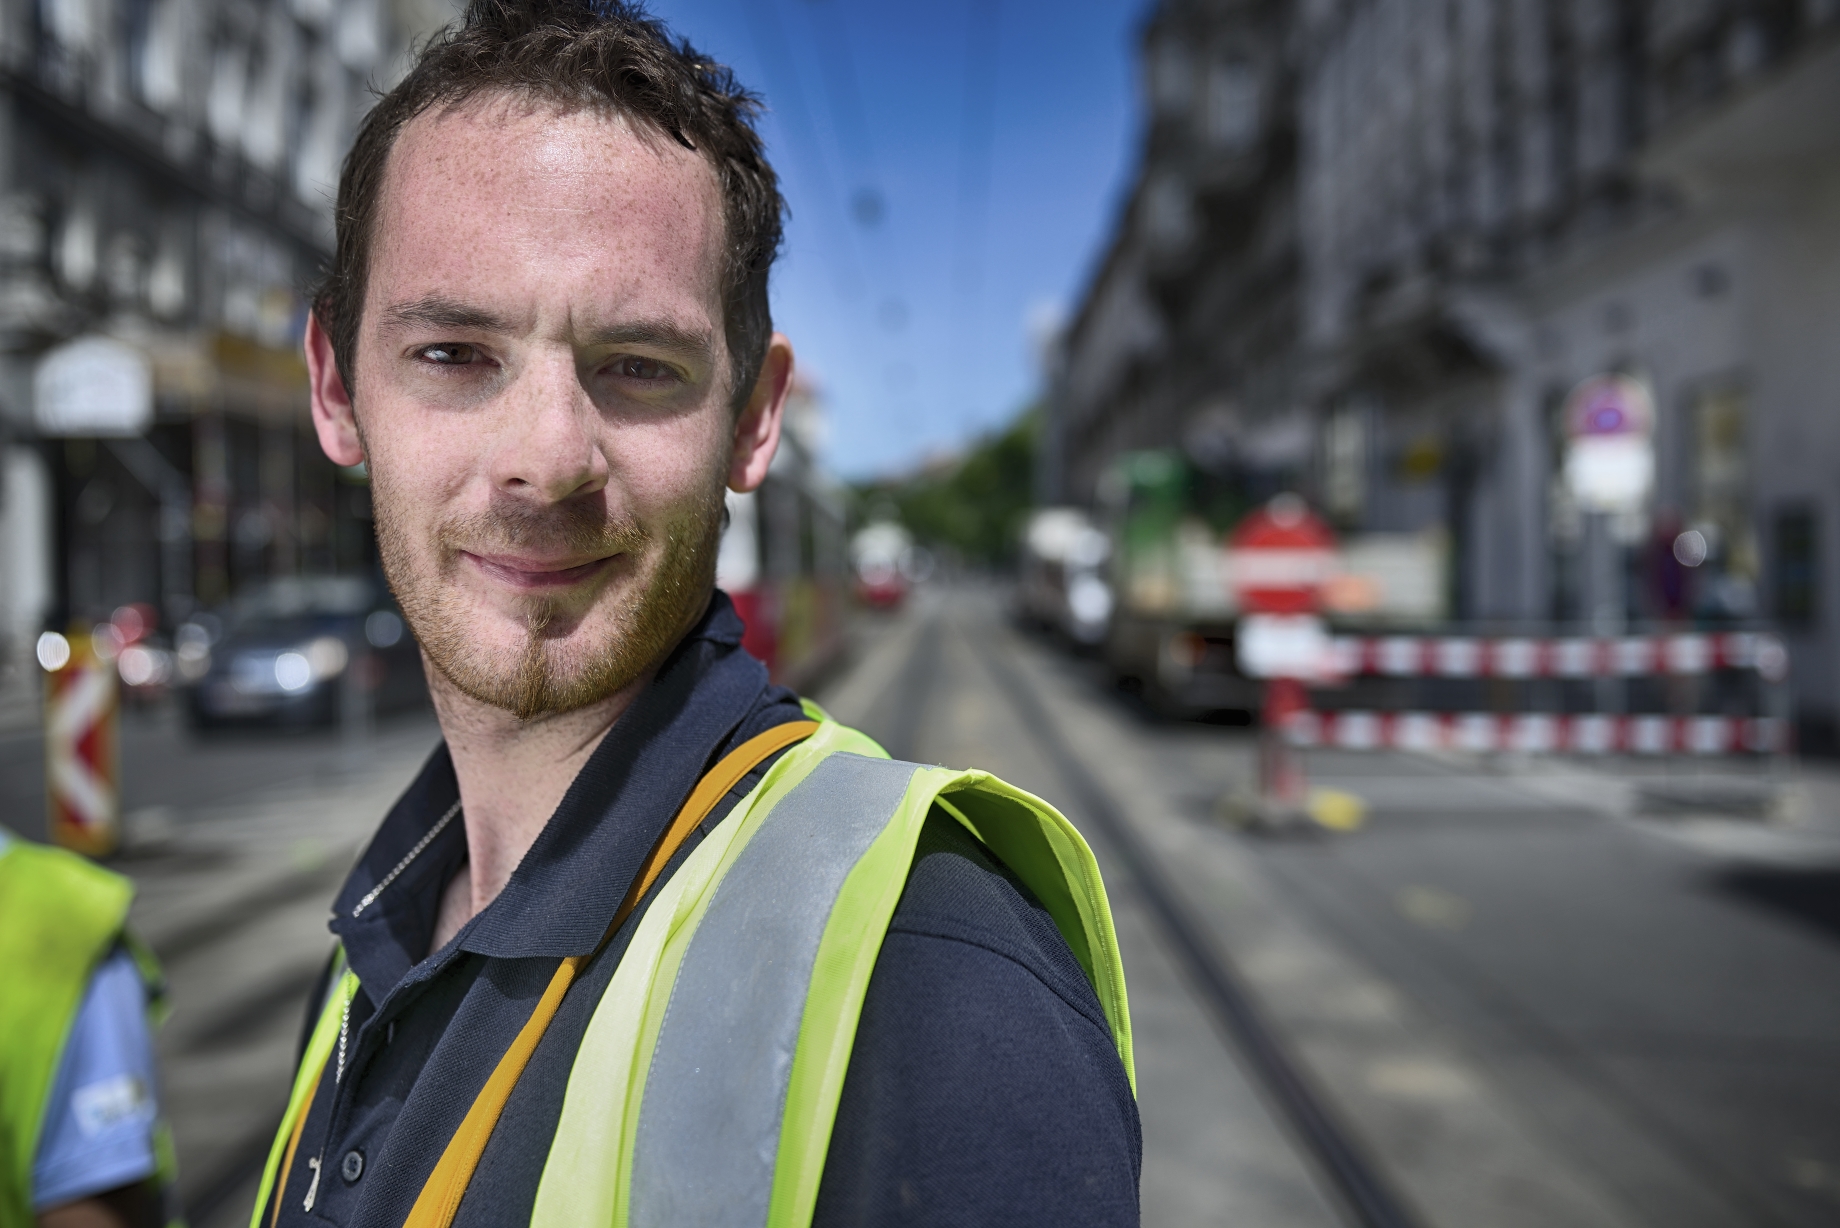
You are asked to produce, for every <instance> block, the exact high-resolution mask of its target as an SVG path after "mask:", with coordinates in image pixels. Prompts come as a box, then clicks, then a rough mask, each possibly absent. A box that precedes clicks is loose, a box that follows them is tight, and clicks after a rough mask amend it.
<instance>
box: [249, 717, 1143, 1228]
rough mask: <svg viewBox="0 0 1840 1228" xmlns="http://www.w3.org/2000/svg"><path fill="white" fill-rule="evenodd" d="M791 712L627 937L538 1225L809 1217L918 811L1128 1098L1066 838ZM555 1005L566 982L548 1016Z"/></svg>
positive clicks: (548, 1167)
mask: <svg viewBox="0 0 1840 1228" xmlns="http://www.w3.org/2000/svg"><path fill="white" fill-rule="evenodd" d="M807 710H808V712H810V714H811V715H812V716H813V718H814V720H816V721H817V722H818V723H817V724H816V726H815V731H814V732H812V733H811V734H810V736H808V737H806V738H805V739H804V740H803V741H801V742H799V743H798V744H797V745H795V746H793V747H791V749H789V750H787V751H786V753H785V754H783V755H782V756H781V757H780V759H779V761H778V762H776V763H775V764H774V765H773V766H772V768H771V769H769V770H768V771H767V773H766V775H765V776H764V777H763V778H762V780H761V781H760V783H759V785H757V786H756V787H755V788H754V789H753V790H752V791H751V792H750V793H749V794H748V795H747V796H746V797H745V798H743V799H742V800H741V802H740V803H739V804H738V805H736V807H735V808H734V810H733V811H731V812H730V813H729V815H728V816H727V817H726V818H725V819H723V821H722V822H721V823H720V824H718V825H717V826H716V828H715V829H714V830H713V831H711V832H710V833H709V835H708V836H707V837H706V838H705V839H704V840H703V842H702V843H701V844H699V845H698V846H697V847H696V849H695V850H694V851H692V852H691V853H690V855H689V856H688V857H686V858H685V859H684V862H683V864H682V865H681V866H680V867H679V868H678V870H677V871H676V873H675V874H673V875H672V876H671V878H670V879H669V880H668V881H667V882H666V883H665V884H664V886H663V887H662V888H661V889H660V890H659V891H658V893H657V895H656V897H655V898H654V899H653V900H652V902H651V905H650V907H649V908H648V909H647V910H646V912H645V915H644V917H643V919H642V920H641V921H640V922H639V925H638V927H637V929H636V930H635V931H634V933H633V936H632V939H631V941H630V943H629V944H628V946H627V948H626V951H625V953H624V954H623V955H622V957H621V959H620V964H619V967H618V968H617V969H615V971H614V974H613V979H612V981H611V982H610V983H609V984H608V986H607V988H606V990H605V991H604V992H603V993H602V995H601V999H600V1002H599V1004H598V1005H597V1006H596V1008H595V1011H594V1014H593V1016H592V1017H591V1019H590V1020H589V1023H588V1026H587V1030H586V1031H585V1033H584V1034H583V1036H582V1041H581V1047H580V1049H579V1050H578V1051H577V1053H576V1057H575V1063H574V1066H573V1068H572V1070H571V1072H570V1075H569V1081H568V1086H567V1089H566V1091H565V1092H564V1096H563V1102H562V1113H561V1116H560V1118H559V1120H558V1122H557V1125H556V1134H555V1138H554V1139H553V1141H552V1142H551V1145H550V1152H549V1157H548V1160H547V1162H546V1163H545V1166H544V1170H543V1175H542V1179H541V1181H540V1183H539V1185H538V1189H537V1197H536V1204H535V1206H534V1208H533V1210H532V1215H531V1220H530V1222H531V1224H532V1225H533V1226H541V1228H578V1226H580V1225H584V1224H605V1225H610V1226H617V1228H627V1226H628V1225H632V1226H644V1228H652V1226H654V1225H656V1226H659V1228H663V1226H665V1225H675V1224H685V1223H695V1224H704V1225H730V1224H732V1225H736V1226H740V1225H747V1226H749V1228H759V1226H761V1225H769V1226H772V1228H794V1226H803V1225H808V1224H809V1223H810V1222H811V1217H812V1212H813V1209H814V1207H815V1206H816V1203H817V1197H818V1183H819V1179H820V1178H821V1177H822V1176H823V1171H824V1158H825V1153H826V1150H827V1149H828V1147H829V1144H830V1136H831V1127H832V1125H833V1123H834V1121H835V1118H836V1113H837V1105H838V1101H839V1098H840V1097H841V1095H842V1091H843V1079H844V1073H845V1071H846V1069H847V1067H848V1065H849V1060H850V1050H851V1046H852V1044H853V1043H854V1040H855V1036H856V1025H857V1020H858V1018H859V1016H860V1014H861V1011H862V1005H863V998H864V995H865V994H866V993H867V991H868V987H869V977H870V974H871V973H872V972H873V971H874V968H875V961H876V956H877V955H878V954H879V952H880V951H881V945H882V940H883V938H884V937H885V936H886V934H887V932H888V925H889V922H890V920H891V919H892V917H893V915H894V910H895V905H896V904H897V903H898V902H899V901H900V898H901V893H902V891H903V890H904V889H905V887H906V885H907V876H908V871H909V869H910V868H911V866H912V864H913V858H914V850H915V846H916V844H917V842H918V840H919V837H920V830H921V827H922V825H923V824H924V823H925V821H926V817H927V815H928V813H929V812H930V811H931V810H932V809H933V808H934V807H938V808H939V809H941V810H943V811H945V812H946V813H948V814H950V815H951V816H952V817H953V818H955V819H957V820H958V822H960V823H962V824H963V825H964V826H965V828H966V829H967V830H968V831H970V832H971V834H972V835H974V836H975V837H977V839H978V840H979V841H981V842H982V843H983V844H984V845H985V847H987V848H988V849H990V851H991V852H992V853H993V854H994V855H995V856H996V857H997V859H998V860H1000V861H1001V862H1003V864H1004V865H1005V866H1007V867H1008V868H1009V870H1010V871H1011V872H1012V873H1014V874H1015V875H1016V877H1017V878H1019V879H1020V880H1021V881H1022V882H1023V883H1024V884H1026V885H1027V886H1028V888H1029V889H1030V890H1031V891H1032V892H1033V893H1034V894H1035V896H1036V898H1037V899H1039V900H1040V901H1041V903H1042V905H1043V907H1044V908H1046V909H1047V911H1048V913H1049V915H1050V916H1052V917H1053V919H1054V922H1055V924H1056V926H1057V927H1058V928H1059V930H1060V932H1061V935H1062V936H1063V937H1064V938H1065V939H1066V941H1067V944H1068V946H1069V947H1071V948H1072V951H1073V954H1074V957H1075V958H1076V959H1077V960H1078V961H1079V964H1080V967H1081V968H1082V969H1084V970H1085V972H1086V975H1087V978H1088V980H1089V981H1090V982H1091V983H1092V986H1093V989H1094V991H1095V992H1096V994H1097V996H1098V999H1099V1004H1100V1006H1101V1007H1102V1008H1103V1010H1104V1012H1105V1017H1106V1020H1107V1022H1108V1024H1109V1025H1110V1028H1111V1032H1112V1038H1113V1041H1114V1043H1115V1044H1116V1045H1117V1047H1118V1055H1119V1058H1120V1059H1121V1060H1122V1062H1123V1063H1124V1068H1125V1073H1126V1075H1127V1076H1128V1077H1129V1079H1130V1080H1131V1085H1132V1087H1133V1089H1135V1087H1136V1081H1137V1080H1136V1073H1135V1070H1134V1067H1133V1064H1132V1058H1131V1022H1130V1013H1129V1010H1128V1008H1127V1005H1126V1001H1125V986H1124V970H1123V967H1122V964H1121V961H1120V959H1119V953H1118V941H1117V937H1116V935H1115V934H1114V933H1113V929H1112V914H1111V907H1110V905H1109V904H1108V902H1107V900H1106V897H1105V889H1104V886H1103V885H1102V883H1101V882H1100V878H1099V868H1098V865H1097V863H1096V862H1095V861H1094V860H1093V855H1092V852H1091V850H1090V849H1088V848H1087V846H1086V842H1085V841H1084V840H1083V839H1081V838H1080V835H1079V833H1078V832H1077V831H1076V830H1074V828H1073V826H1072V824H1070V823H1068V821H1067V820H1066V819H1065V818H1063V817H1062V816H1061V815H1060V814H1059V813H1058V812H1057V811H1055V809H1054V808H1053V807H1051V806H1049V805H1048V804H1047V803H1045V802H1043V801H1041V800H1040V799H1039V798H1036V797H1033V796H1031V795H1029V794H1027V793H1024V792H1023V791H1021V790H1020V789H1016V788H1012V787H1011V786H1009V785H1007V784H1004V783H1003V782H1002V781H999V780H997V779H995V778H994V777H992V776H990V775H989V774H988V773H985V772H978V771H954V770H951V769H948V768H939V767H925V766H922V765H919V764H913V763H902V762H897V761H895V760H892V759H890V758H888V755H887V753H886V752H885V751H883V750H882V749H881V747H879V746H877V745H876V744H875V743H874V742H873V741H871V740H870V739H869V738H867V737H865V736H864V735H862V734H860V733H858V732H856V731H855V730H852V729H848V728H845V727H844V726H842V725H839V724H837V723H836V722H835V721H832V720H830V719H829V718H828V717H826V716H824V714H823V713H822V712H821V711H820V710H818V709H817V708H816V706H815V705H811V704H808V705H807ZM763 736H765V735H763ZM744 749H745V748H744ZM737 753H738V754H739V753H740V752H737ZM717 770H718V771H719V770H720V765H718V769H717ZM741 774H743V775H744V774H745V771H743V772H742V773H741ZM711 775H712V776H713V775H715V772H714V771H712V773H711ZM725 791H726V790H724V792H725ZM694 796H695V795H693V800H694ZM716 796H717V797H719V796H721V794H720V793H717V794H716ZM680 818H681V816H680ZM674 826H675V825H674ZM561 979H563V978H560V977H559V980H561ZM554 988H555V987H554V986H552V989H554ZM356 990H357V980H356V977H355V976H354V975H353V974H352V973H350V972H349V971H346V972H343V974H342V975H341V976H340V978H339V980H338V983H337V984H336V986H335V988H334V991H333V992H332V993H329V994H328V995H327V1002H326V1006H325V1009H324V1010H323V1011H322V1013H321V1015H320V1018H319V1021H318V1024H317V1026H316V1028H315V1030H314V1033H313V1036H312V1038H311V1039H310V1041H309V1043H308V1046H307V1051H306V1053H305V1055H304V1059H303V1061H302V1063H301V1070H300V1074H299V1075H298V1076H297V1078H296V1081H295V1087H294V1094H293V1096H292V1097H291V1098H290V1102H289V1105H288V1112H287V1117H286V1118H285V1119H284V1121H283V1123H282V1127H281V1130H280V1132H279V1133H278V1134H277V1136H276V1140H275V1146H274V1148H273V1150H272V1152H271V1155H270V1160H269V1165H268V1169H267V1171H266V1173H265V1174H264V1177H263V1183H262V1187H261V1194H260V1195H259V1197H258V1198H257V1200H256V1207H257V1218H256V1219H255V1220H253V1221H252V1228H263V1224H264V1223H265V1222H266V1221H265V1219H264V1218H263V1209H264V1208H265V1207H266V1205H267V1203H268V1201H269V1196H270V1191H271V1189H272V1187H273V1185H274V1183H275V1177H276V1172H277V1170H278V1169H280V1168H282V1167H284V1165H283V1160H284V1158H286V1159H291V1156H288V1155H287V1153H289V1152H290V1151H291V1150H292V1146H291V1143H294V1142H298V1138H299V1136H298V1132H297V1130H296V1123H297V1121H298V1120H299V1118H300V1117H301V1115H303V1114H304V1113H305V1112H306V1111H307V1107H308V1105H309V1104H310V1102H311V1099H312V1093H313V1090H314V1088H315V1086H316V1084H317V1082H318V1077H319V1071H320V1070H321V1069H322V1068H323V1067H324V1066H325V1064H326V1062H327V1060H328V1058H329V1056H330V1054H331V1052H332V1050H333V1048H334V1046H335V1044H336V1041H337V1038H338V1033H339V1027H340V1021H341V1016H342V1015H343V1014H344V1011H345V1006H346V1004H347V1003H348V1002H349V1001H350V999H351V995H352V994H353V993H355V992H356ZM563 991H566V981H565V983H564V985H563V989H562V990H558V991H556V992H557V996H558V998H559V997H560V993H561V992H563ZM545 997H546V999H547V998H548V995H545ZM543 1009H544V1007H543V1006H541V1005H540V1006H539V1007H538V1011H539V1012H541V1011H542V1010H543ZM553 1010H554V1008H553V1006H552V1007H551V1008H550V1011H551V1013H552V1014H553ZM526 1030H527V1031H528V1030H529V1029H528V1028H527V1029H526ZM540 1030H541V1029H540V1028H539V1029H538V1034H539V1035H540ZM524 1043H527V1044H528V1045H529V1047H532V1048H534V1045H535V1039H534V1038H531V1039H528V1041H526V1038H525V1037H523V1036H520V1038H519V1041H518V1042H514V1045H513V1049H514V1050H515V1049H516V1048H518V1046H519V1044H524ZM505 1068H506V1064H505V1063H501V1065H500V1070H499V1072H498V1073H496V1074H495V1075H494V1076H493V1080H489V1081H488V1083H487V1087H486V1090H485V1091H483V1092H482V1093H481V1098H480V1100H479V1101H477V1102H475V1105H474V1112H472V1113H469V1114H468V1117H467V1120H466V1122H465V1123H463V1124H462V1126H461V1127H460V1130H459V1132H457V1133H456V1135H455V1139H454V1142H453V1143H450V1145H449V1148H448V1152H447V1154H446V1155H444V1156H443V1158H442V1161H441V1163H440V1164H439V1165H437V1167H436V1169H435V1173H434V1175H433V1176H432V1177H431V1178H430V1180H429V1183H428V1185H427V1186H426V1187H424V1189H423V1191H422V1197H421V1198H420V1199H419V1200H418V1201H417V1203H416V1206H415V1209H414V1211H412V1212H411V1214H410V1217H409V1220H408V1228H445V1225H447V1224H449V1223H451V1221H452V1218H453V1215H454V1213H455V1212H456V1211H457V1210H458V1207H459V1203H460V1199H461V1197H462V1196H464V1193H465V1189H466V1184H467V1180H468V1179H469V1178H470V1176H471V1167H470V1164H467V1163H464V1162H462V1163H456V1162H454V1157H455V1156H456V1154H458V1153H459V1152H461V1151H468V1152H470V1154H471V1155H472V1157H473V1159H474V1160H476V1159H477V1156H478V1154H479V1152H480V1151H482V1150H483V1149H484V1145H485V1136H486V1135H489V1133H490V1129H491V1125H492V1123H493V1122H494V1121H496V1111H495V1110H494V1111H490V1112H486V1113H483V1114H482V1113H481V1112H480V1110H481V1106H482V1105H484V1104H486V1103H487V1102H488V1101H490V1100H492V1099H493V1098H494V1097H496V1100H497V1103H498V1104H499V1105H502V1103H503V1099H504V1097H505V1096H508V1095H509V1092H510V1086H509V1083H510V1082H515V1079H516V1075H515V1073H513V1074H512V1075H511V1076H510V1080H509V1082H503V1083H502V1085H501V1086H499V1087H498V1088H497V1089H496V1090H495V1088H494V1083H495V1082H501V1080H500V1075H502V1074H503V1073H504V1071H505ZM517 1068H518V1069H520V1070H521V1063H520V1064H519V1065H518V1067H517ZM481 1131H483V1132H484V1134H480V1132H481ZM469 1134H471V1135H473V1136H474V1137H473V1138H472V1139H471V1143H470V1144H469V1142H468V1140H467V1138H466V1137H464V1136H468V1135H469Z"/></svg>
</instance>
